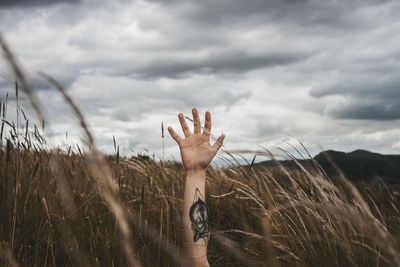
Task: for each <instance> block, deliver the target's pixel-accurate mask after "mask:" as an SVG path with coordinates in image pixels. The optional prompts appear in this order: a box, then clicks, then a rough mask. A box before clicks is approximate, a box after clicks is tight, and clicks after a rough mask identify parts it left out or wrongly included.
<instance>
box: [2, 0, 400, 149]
mask: <svg viewBox="0 0 400 267" xmlns="http://www.w3.org/2000/svg"><path fill="white" fill-rule="evenodd" d="M399 14H400V2H399V1H380V0H379V1H367V0H360V1H350V0H349V1H329V0H327V1H321V0H315V1H301V0H296V1H294V0H293V1H289V0H287V1H285V0H275V1H268V0H248V1H242V0H237V1H232V0H218V1H215V0H208V1H199V0H193V1H178V0H171V1H161V0H159V1H157V0H149V1H95V0H91V1H84V0H82V1H50V0H42V1H40V0H38V1H34V0H31V1H4V0H0V32H1V33H2V34H3V37H4V39H5V40H6V41H7V43H8V44H9V46H10V47H11V49H12V50H13V51H14V53H15V54H16V55H17V57H18V60H19V62H20V64H21V65H22V66H23V68H24V70H25V71H26V73H27V74H28V75H29V78H30V81H31V83H32V85H33V87H34V89H35V92H36V94H37V95H38V97H39V98H40V99H41V102H42V104H43V109H44V110H45V112H46V117H47V120H48V121H49V124H51V130H49V132H51V134H53V135H55V136H49V138H50V139H52V141H53V142H56V143H57V142H58V143H59V144H62V143H63V142H65V131H68V132H69V137H68V138H69V139H68V141H70V142H73V141H75V140H77V139H78V136H77V134H78V133H79V131H78V126H77V124H76V122H75V121H74V120H73V119H71V116H72V115H71V112H70V110H69V108H68V106H67V105H66V104H65V103H64V102H63V101H62V99H61V98H60V97H59V95H58V94H57V92H56V91H55V90H54V89H52V88H51V87H50V86H48V85H47V84H46V83H45V82H44V81H43V79H41V78H40V77H38V76H37V75H36V73H37V72H38V71H44V72H46V73H48V74H50V75H52V76H54V77H55V78H56V79H57V80H59V81H60V82H61V83H62V84H63V85H64V86H65V87H66V88H67V89H68V92H69V93H70V94H71V95H72V96H73V98H74V99H75V100H76V102H77V103H78V105H79V107H80V108H81V109H82V112H83V113H84V114H85V116H86V119H87V120H88V121H89V123H90V126H91V129H92V131H93V133H94V135H95V136H96V140H97V143H98V145H99V146H100V147H101V148H102V149H104V150H105V151H111V150H112V149H113V147H112V136H115V137H116V139H117V142H118V143H119V144H120V146H121V150H122V151H123V152H124V153H130V152H131V151H135V152H143V151H144V149H147V150H148V151H150V153H152V152H155V153H156V154H157V155H160V154H161V151H162V149H161V148H162V145H161V144H162V141H161V136H160V135H161V131H160V124H161V121H164V124H165V125H172V126H175V127H177V118H176V114H177V113H178V112H186V113H189V112H190V110H191V108H192V107H198V108H199V110H200V112H202V113H203V112H204V111H206V110H210V111H211V112H212V114H213V120H214V122H213V125H215V128H214V135H216V136H217V135H219V134H220V133H221V132H222V131H223V132H224V133H225V134H226V136H227V137H226V139H225V142H226V147H227V148H228V149H249V150H253V149H259V146H263V147H266V148H273V147H276V146H278V147H286V145H285V141H287V140H290V139H291V140H292V141H291V142H292V143H293V144H295V142H294V141H293V140H296V139H299V140H301V141H302V142H303V143H304V144H305V145H306V146H307V147H308V148H309V150H310V151H312V153H316V152H318V150H319V149H320V146H321V147H322V148H323V149H335V150H342V151H352V150H355V149H368V150H372V151H376V152H381V153H393V154H399V150H400V140H399V136H400V127H399V123H400V101H399V100H400V73H399V71H400V61H399V60H400V34H399V33H400V17H399ZM0 75H1V76H2V77H5V78H8V79H11V80H13V79H14V77H13V76H12V73H11V72H10V71H9V70H8V69H7V66H6V64H5V63H4V60H2V61H1V64H0ZM7 91H9V92H12V86H10V85H8V84H7V82H6V81H4V79H2V78H0V98H1V99H4V97H5V94H6V92H7ZM74 138H75V139H74ZM292 138H293V139H292ZM165 147H166V150H165V151H166V154H167V155H168V156H175V157H176V156H177V155H178V149H177V147H176V146H175V144H174V143H173V141H172V139H171V138H170V137H169V136H167V137H166V140H165Z"/></svg>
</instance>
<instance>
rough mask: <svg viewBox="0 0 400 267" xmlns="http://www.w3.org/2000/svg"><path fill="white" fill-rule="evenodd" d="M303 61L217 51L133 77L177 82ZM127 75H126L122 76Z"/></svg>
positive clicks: (285, 54) (297, 56)
mask: <svg viewBox="0 0 400 267" xmlns="http://www.w3.org/2000/svg"><path fill="white" fill-rule="evenodd" d="M306 57H307V54H306V53H303V52H299V53H294V52H292V51H277V52H271V53H267V54H260V55H252V54H248V53H246V51H226V50H225V51H224V50H222V51H218V52H215V53H211V54H210V55H208V56H207V57H205V58H201V59H190V58H188V59H182V60H180V59H176V58H174V57H171V58H169V59H168V60H165V61H161V62H160V61H156V62H150V63H148V64H145V65H144V66H139V67H138V68H137V69H135V70H133V71H132V73H133V75H137V76H139V77H145V78H155V77H172V78H174V77H175V78H179V77H182V76H183V77H184V76H187V75H191V74H194V73H197V74H217V73H246V72H249V71H252V70H256V69H260V68H267V67H274V66H279V65H288V64H293V63H296V62H298V61H300V60H303V59H305V58H306ZM126 74H129V73H126Z"/></svg>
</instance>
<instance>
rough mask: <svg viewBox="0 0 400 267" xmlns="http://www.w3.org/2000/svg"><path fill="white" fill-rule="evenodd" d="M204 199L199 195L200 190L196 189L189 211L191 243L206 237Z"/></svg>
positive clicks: (207, 233)
mask: <svg viewBox="0 0 400 267" xmlns="http://www.w3.org/2000/svg"><path fill="white" fill-rule="evenodd" d="M203 199H204V197H203V196H202V195H201V193H200V190H199V189H198V188H196V192H195V193H194V199H193V205H192V206H191V207H190V210H189V218H190V221H191V222H192V230H193V241H194V242H196V241H197V240H199V239H200V238H204V237H208V235H209V232H208V221H207V219H208V218H207V209H206V203H205V202H204V200H203Z"/></svg>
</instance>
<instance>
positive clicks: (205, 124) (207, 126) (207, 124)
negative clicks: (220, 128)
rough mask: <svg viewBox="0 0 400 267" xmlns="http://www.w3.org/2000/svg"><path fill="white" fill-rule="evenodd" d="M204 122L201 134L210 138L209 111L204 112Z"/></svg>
mask: <svg viewBox="0 0 400 267" xmlns="http://www.w3.org/2000/svg"><path fill="white" fill-rule="evenodd" d="M205 117H206V122H205V123H204V130H203V134H205V135H207V136H210V134H211V113H210V112H209V111H206V115H205Z"/></svg>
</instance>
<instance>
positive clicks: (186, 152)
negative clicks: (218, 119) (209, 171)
mask: <svg viewBox="0 0 400 267" xmlns="http://www.w3.org/2000/svg"><path fill="white" fill-rule="evenodd" d="M192 114H193V129H194V130H193V133H191V132H190V129H189V127H188V125H187V123H186V121H185V117H184V115H183V114H182V113H179V115H178V118H179V122H180V124H181V126H182V130H183V133H184V135H185V138H181V137H180V136H179V135H178V134H177V133H176V132H175V131H174V129H172V127H168V131H169V133H170V134H171V136H172V138H173V139H174V140H175V141H176V142H177V143H178V145H179V148H180V150H181V156H182V162H183V166H184V168H185V169H186V170H199V169H205V168H207V166H208V165H209V164H210V162H211V160H212V159H213V158H214V156H215V154H216V153H217V152H218V150H219V148H220V147H221V146H222V143H223V141H224V138H225V136H224V135H223V134H222V135H221V136H219V137H218V139H217V141H216V142H215V143H214V144H213V145H211V144H210V136H211V113H210V112H208V111H207V112H206V115H205V123H204V129H203V132H202V131H201V122H200V117H199V113H198V111H197V109H195V108H193V109H192Z"/></svg>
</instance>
